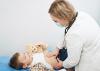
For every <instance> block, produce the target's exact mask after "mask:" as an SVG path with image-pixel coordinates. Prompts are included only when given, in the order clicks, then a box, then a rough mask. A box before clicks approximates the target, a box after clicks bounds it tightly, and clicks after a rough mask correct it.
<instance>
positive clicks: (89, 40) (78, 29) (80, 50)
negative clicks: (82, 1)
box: [48, 0, 100, 71]
mask: <svg viewBox="0 0 100 71" xmlns="http://www.w3.org/2000/svg"><path fill="white" fill-rule="evenodd" d="M49 14H50V17H51V18H52V20H53V21H55V22H56V23H57V24H58V25H60V26H63V27H65V28H67V34H66V35H65V39H64V41H65V42H66V44H65V47H66V48H67V54H68V57H67V58H66V59H65V60H64V61H61V60H60V59H59V58H57V59H58V63H57V64H56V65H55V62H52V63H54V65H55V66H54V68H60V67H65V68H72V67H75V71H100V28H99V26H98V24H97V23H96V21H95V20H94V19H93V18H92V17H91V16H89V15H88V14H86V13H84V12H78V13H77V11H76V10H75V9H74V7H73V6H72V5H71V4H70V3H69V2H68V1H65V0H55V1H54V2H53V3H52V4H51V6H50V9H49ZM57 47H58V48H57V49H56V50H55V51H53V52H52V53H49V54H48V56H52V55H54V54H59V49H62V47H63V45H62V44H60V45H58V46H57ZM63 56H64V55H63ZM51 61H52V60H51Z"/></svg>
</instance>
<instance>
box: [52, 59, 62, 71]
mask: <svg viewBox="0 0 100 71" xmlns="http://www.w3.org/2000/svg"><path fill="white" fill-rule="evenodd" d="M62 66H63V62H62V61H61V60H59V59H58V58H57V63H56V65H55V66H53V67H54V68H56V69H61V68H62Z"/></svg>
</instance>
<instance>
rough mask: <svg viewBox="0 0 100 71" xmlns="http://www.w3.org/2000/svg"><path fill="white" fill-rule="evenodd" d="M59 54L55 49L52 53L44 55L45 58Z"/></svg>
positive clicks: (57, 49)
mask: <svg viewBox="0 0 100 71" xmlns="http://www.w3.org/2000/svg"><path fill="white" fill-rule="evenodd" d="M58 53H59V48H56V49H55V50H54V51H51V52H48V53H47V54H46V56H47V57H52V56H57V55H58Z"/></svg>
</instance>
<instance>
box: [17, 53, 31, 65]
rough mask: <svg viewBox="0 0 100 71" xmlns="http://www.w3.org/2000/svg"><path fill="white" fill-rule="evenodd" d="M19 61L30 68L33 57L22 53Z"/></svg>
mask: <svg viewBox="0 0 100 71" xmlns="http://www.w3.org/2000/svg"><path fill="white" fill-rule="evenodd" d="M18 60H19V62H21V63H23V64H25V65H27V66H28V65H30V64H31V62H32V55H30V54H29V53H20V55H19V58H18Z"/></svg>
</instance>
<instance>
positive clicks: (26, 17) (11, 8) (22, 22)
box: [0, 0, 100, 56]
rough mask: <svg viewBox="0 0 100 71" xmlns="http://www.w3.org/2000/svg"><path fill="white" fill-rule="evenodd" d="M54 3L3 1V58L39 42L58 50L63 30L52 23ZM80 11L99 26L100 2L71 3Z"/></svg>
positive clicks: (74, 0) (0, 8)
mask: <svg viewBox="0 0 100 71" xmlns="http://www.w3.org/2000/svg"><path fill="white" fill-rule="evenodd" d="M52 1H53V0H0V55H1V56H2V55H12V53H15V52H16V51H24V49H25V47H26V45H27V44H30V43H34V42H36V41H43V42H46V43H48V46H49V47H51V48H54V47H56V43H57V41H58V40H59V39H60V38H61V37H62V36H63V32H64V29H63V28H59V27H57V26H56V25H55V23H54V22H53V21H52V20H51V18H50V17H49V14H48V9H49V7H50V4H51V3H52ZM70 1H71V3H72V4H73V5H74V6H75V8H76V9H77V10H82V11H86V12H87V13H89V14H90V15H92V16H93V17H94V18H95V19H96V21H97V22H98V23H100V20H99V18H100V14H99V13H100V5H99V2H100V1H99V0H70Z"/></svg>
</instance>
